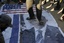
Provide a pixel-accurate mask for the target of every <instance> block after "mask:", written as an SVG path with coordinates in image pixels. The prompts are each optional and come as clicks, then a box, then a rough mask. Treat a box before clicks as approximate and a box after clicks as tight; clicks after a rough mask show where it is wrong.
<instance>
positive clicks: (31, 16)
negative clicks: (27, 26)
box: [26, 0, 35, 20]
mask: <svg viewBox="0 0 64 43" xmlns="http://www.w3.org/2000/svg"><path fill="white" fill-rule="evenodd" d="M32 5H33V0H26V8H27V10H28V13H29V18H27V20H31V19H35V16H34V12H33V8H32Z"/></svg>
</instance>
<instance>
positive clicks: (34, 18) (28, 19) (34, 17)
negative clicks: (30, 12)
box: [26, 17, 35, 20]
mask: <svg viewBox="0 0 64 43" xmlns="http://www.w3.org/2000/svg"><path fill="white" fill-rule="evenodd" d="M32 19H35V17H34V18H29V17H27V18H26V20H32Z"/></svg>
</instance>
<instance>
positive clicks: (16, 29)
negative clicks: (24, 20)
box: [10, 15, 19, 43]
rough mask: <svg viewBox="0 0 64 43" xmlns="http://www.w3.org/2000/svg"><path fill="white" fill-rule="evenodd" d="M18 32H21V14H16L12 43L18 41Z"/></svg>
mask: <svg viewBox="0 0 64 43" xmlns="http://www.w3.org/2000/svg"><path fill="white" fill-rule="evenodd" d="M18 32H19V15H14V17H13V28H12V34H11V39H10V43H18Z"/></svg>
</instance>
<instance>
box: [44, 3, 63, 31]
mask: <svg viewBox="0 0 64 43" xmlns="http://www.w3.org/2000/svg"><path fill="white" fill-rule="evenodd" d="M48 5H50V3H47V4H45V5H43V6H44V9H45V10H48V11H49V12H50V13H51V14H52V15H53V17H54V18H55V20H56V21H57V23H58V26H59V27H60V28H61V30H62V31H63V32H64V21H60V20H59V18H60V17H61V15H62V13H60V14H57V12H58V11H59V10H55V11H53V12H51V11H50V10H51V8H53V7H54V6H55V5H54V6H52V7H51V8H49V9H46V6H48ZM63 6H64V4H62V7H63Z"/></svg>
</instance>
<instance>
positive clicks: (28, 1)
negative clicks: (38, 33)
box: [26, 0, 44, 25]
mask: <svg viewBox="0 0 64 43" xmlns="http://www.w3.org/2000/svg"><path fill="white" fill-rule="evenodd" d="M33 3H35V6H36V16H37V19H38V21H39V24H40V25H43V24H44V23H43V20H42V18H41V17H42V4H41V3H42V0H26V7H27V11H28V13H29V17H27V18H26V19H27V20H32V19H35V18H36V17H35V15H34V12H33V9H32V8H33V6H32V5H33Z"/></svg>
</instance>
